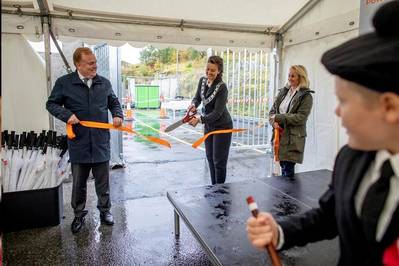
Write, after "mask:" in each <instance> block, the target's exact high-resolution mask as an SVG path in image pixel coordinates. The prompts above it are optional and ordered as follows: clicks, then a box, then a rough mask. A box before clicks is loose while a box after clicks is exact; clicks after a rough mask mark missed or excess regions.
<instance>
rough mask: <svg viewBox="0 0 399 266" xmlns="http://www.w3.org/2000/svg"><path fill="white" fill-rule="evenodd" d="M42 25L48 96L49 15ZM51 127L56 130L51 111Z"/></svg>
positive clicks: (49, 89)
mask: <svg viewBox="0 0 399 266" xmlns="http://www.w3.org/2000/svg"><path fill="white" fill-rule="evenodd" d="M42 27H43V34H44V54H45V57H44V58H45V61H46V84H47V97H48V96H50V94H51V89H52V82H51V46H50V33H49V28H50V21H49V17H42ZM49 127H50V130H54V118H53V116H52V115H50V113H49Z"/></svg>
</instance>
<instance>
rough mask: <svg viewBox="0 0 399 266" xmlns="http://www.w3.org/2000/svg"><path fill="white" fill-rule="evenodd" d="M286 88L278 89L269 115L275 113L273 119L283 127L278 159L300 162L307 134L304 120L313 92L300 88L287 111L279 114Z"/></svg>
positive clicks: (309, 109)
mask: <svg viewBox="0 0 399 266" xmlns="http://www.w3.org/2000/svg"><path fill="white" fill-rule="evenodd" d="M288 90H289V88H287V87H284V88H282V89H280V91H279V93H278V95H277V97H276V100H275V101H274V104H273V107H272V109H271V110H270V112H269V116H272V115H275V118H274V121H275V122H277V123H278V124H279V125H280V127H282V128H283V132H282V135H281V137H280V150H279V160H280V161H290V162H295V163H302V162H303V152H304V149H305V139H306V135H307V134H306V121H307V119H308V116H309V114H310V111H311V109H312V105H313V97H312V94H311V93H314V91H312V90H310V89H309V88H300V89H299V90H298V92H297V93H295V95H294V97H293V98H292V100H291V103H290V105H289V107H288V112H287V113H285V114H280V111H279V107H280V104H281V102H282V101H283V99H284V97H285V96H286V95H287V93H288ZM272 142H273V137H272ZM272 147H273V145H272Z"/></svg>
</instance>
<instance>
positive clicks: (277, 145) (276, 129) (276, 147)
mask: <svg viewBox="0 0 399 266" xmlns="http://www.w3.org/2000/svg"><path fill="white" fill-rule="evenodd" d="M274 126H275V127H274V130H273V132H274V141H273V150H274V160H275V161H276V162H278V161H279V160H280V159H279V152H280V134H281V133H282V132H283V129H282V128H281V127H280V126H279V125H278V124H277V123H274Z"/></svg>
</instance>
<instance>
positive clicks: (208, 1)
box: [2, 0, 307, 48]
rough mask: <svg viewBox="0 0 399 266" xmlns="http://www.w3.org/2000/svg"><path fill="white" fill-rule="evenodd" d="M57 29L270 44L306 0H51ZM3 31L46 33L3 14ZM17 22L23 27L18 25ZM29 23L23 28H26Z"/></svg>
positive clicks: (155, 39) (85, 36)
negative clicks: (275, 34)
mask: <svg viewBox="0 0 399 266" xmlns="http://www.w3.org/2000/svg"><path fill="white" fill-rule="evenodd" d="M45 2H47V5H48V9H49V10H50V14H51V24H52V29H53V31H54V32H55V34H56V35H57V36H58V37H59V38H60V39H61V40H65V38H71V37H72V38H80V39H81V40H83V41H85V42H88V43H93V42H95V41H96V40H109V41H111V44H113V45H117V46H119V45H121V44H124V43H126V42H129V43H131V44H132V45H133V46H136V47H137V46H143V45H145V44H146V43H149V42H151V43H155V44H166V45H170V44H178V45H182V44H183V45H184V44H185V45H190V46H197V47H198V46H203V47H209V46H223V47H229V48H233V47H246V48H270V47H272V45H273V38H272V37H273V34H270V33H273V32H276V30H277V29H278V27H279V26H281V25H283V24H284V23H285V22H286V21H287V20H288V19H289V18H290V17H292V16H293V15H294V14H295V13H296V12H297V11H298V10H299V9H300V8H301V7H302V6H303V5H304V4H305V3H306V2H307V1H306V0H297V1H290V0H268V1H265V0H254V1H247V2H243V1H238V0H223V1H213V0H204V1H194V0H189V1H187V0H168V1H158V0H147V1H129V0H120V1H117V2H116V1H107V0H91V1H76V0H75V1H67V0H47V1H45ZM18 5H20V6H21V10H22V11H23V12H25V13H26V14H27V13H29V14H31V15H34V14H39V13H40V9H39V5H38V2H37V1H36V0H33V1H23V0H19V1H15V0H14V1H2V9H3V10H6V11H9V12H15V11H16V10H18V8H17V6H18ZM2 25H3V26H2V32H7V33H23V34H25V35H28V36H29V37H28V38H29V39H30V40H31V41H32V40H34V39H35V38H36V36H40V35H41V28H42V27H41V24H40V19H39V18H37V17H36V18H34V17H33V18H32V17H29V16H27V15H22V16H11V15H7V14H3V17H2ZM17 26H19V27H18V28H17ZM21 26H23V28H22V27H21Z"/></svg>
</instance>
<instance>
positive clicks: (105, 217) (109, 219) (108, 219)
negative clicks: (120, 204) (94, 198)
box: [100, 211, 114, 225]
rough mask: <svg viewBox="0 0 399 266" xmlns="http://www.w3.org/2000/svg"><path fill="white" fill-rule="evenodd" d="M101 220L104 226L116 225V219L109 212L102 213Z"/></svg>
mask: <svg viewBox="0 0 399 266" xmlns="http://www.w3.org/2000/svg"><path fill="white" fill-rule="evenodd" d="M100 220H101V223H102V224H106V225H114V217H113V216H112V214H111V213H110V212H109V211H105V212H101V214H100Z"/></svg>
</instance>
